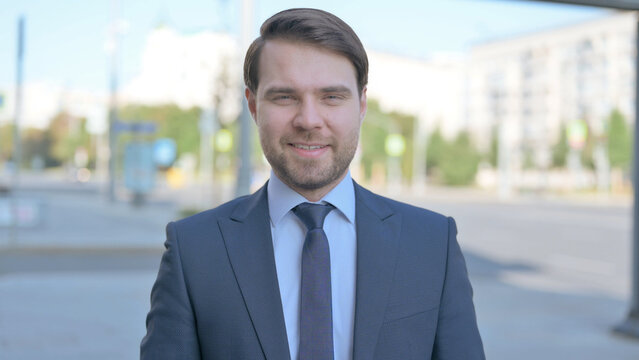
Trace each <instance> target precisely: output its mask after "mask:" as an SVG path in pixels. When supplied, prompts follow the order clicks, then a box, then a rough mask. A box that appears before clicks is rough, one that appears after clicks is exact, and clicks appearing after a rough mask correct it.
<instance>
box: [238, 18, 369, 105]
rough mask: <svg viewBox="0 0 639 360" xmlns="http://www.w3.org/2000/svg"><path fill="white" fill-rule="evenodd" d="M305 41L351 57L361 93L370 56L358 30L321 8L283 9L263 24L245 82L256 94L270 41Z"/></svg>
mask: <svg viewBox="0 0 639 360" xmlns="http://www.w3.org/2000/svg"><path fill="white" fill-rule="evenodd" d="M275 39H281V40H286V41H293V42H301V43H305V44H310V45H313V46H317V47H320V48H324V49H328V50H331V51H334V52H336V53H338V54H340V55H343V56H345V57H346V58H348V59H349V60H350V61H351V63H352V64H353V66H354V67H355V72H356V77H357V87H358V90H359V92H360V94H361V92H362V90H363V89H364V87H365V86H366V84H367V83H368V57H367V56H366V50H364V46H363V45H362V42H361V41H360V40H359V38H358V37H357V35H356V34H355V31H353V29H351V27H350V26H348V24H346V23H345V22H344V21H343V20H342V19H340V18H338V17H337V16H335V15H333V14H331V13H329V12H326V11H323V10H318V9H289V10H284V11H281V12H279V13H277V14H275V15H273V16H271V17H270V18H269V19H268V20H266V21H265V22H264V24H262V27H261V28H260V36H259V37H258V38H257V39H255V40H254V41H253V43H252V44H251V46H249V48H248V50H247V51H246V57H245V58H244V84H246V87H248V88H249V90H251V91H252V92H253V93H255V92H256V91H257V87H258V81H259V73H258V68H259V58H260V53H261V52H262V48H263V47H264V44H265V43H266V41H268V40H275Z"/></svg>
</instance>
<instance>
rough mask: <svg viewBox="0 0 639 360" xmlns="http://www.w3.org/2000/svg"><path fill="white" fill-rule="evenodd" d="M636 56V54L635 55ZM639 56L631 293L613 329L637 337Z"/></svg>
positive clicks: (638, 43) (638, 67)
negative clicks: (625, 310) (627, 307)
mask: <svg viewBox="0 0 639 360" xmlns="http://www.w3.org/2000/svg"><path fill="white" fill-rule="evenodd" d="M635 49H636V50H637V51H639V19H638V21H637V26H636V27H635ZM635 54H637V53H636V52H635ZM635 56H637V55H635ZM638 125H639V58H635V141H634V157H633V159H634V160H633V171H632V172H633V177H632V184H633V188H634V195H633V196H634V205H633V214H632V240H633V241H632V294H631V296H630V310H629V311H628V316H627V317H626V319H625V320H624V321H623V322H622V323H621V324H619V325H617V326H616V327H615V328H614V331H615V332H617V333H619V334H622V335H626V336H631V337H635V338H639V141H637V140H639V126H638Z"/></svg>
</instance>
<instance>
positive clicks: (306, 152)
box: [288, 143, 329, 158]
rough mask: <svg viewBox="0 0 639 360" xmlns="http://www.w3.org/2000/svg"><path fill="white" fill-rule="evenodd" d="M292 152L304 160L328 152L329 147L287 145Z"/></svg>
mask: <svg viewBox="0 0 639 360" xmlns="http://www.w3.org/2000/svg"><path fill="white" fill-rule="evenodd" d="M288 145H289V146H290V147H291V148H292V149H293V151H294V152H295V153H296V154H298V155H299V156H301V157H304V158H318V157H320V156H322V155H323V154H324V153H325V152H326V151H328V148H329V146H328V145H326V144H300V143H289V144H288Z"/></svg>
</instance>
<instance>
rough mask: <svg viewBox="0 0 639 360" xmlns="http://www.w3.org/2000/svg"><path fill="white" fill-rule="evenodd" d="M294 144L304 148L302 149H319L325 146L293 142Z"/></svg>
mask: <svg viewBox="0 0 639 360" xmlns="http://www.w3.org/2000/svg"><path fill="white" fill-rule="evenodd" d="M293 146H295V147H296V148H298V149H302V150H317V149H321V148H323V147H324V146H322V145H312V146H308V145H301V144H293Z"/></svg>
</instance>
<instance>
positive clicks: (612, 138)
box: [607, 109, 632, 170]
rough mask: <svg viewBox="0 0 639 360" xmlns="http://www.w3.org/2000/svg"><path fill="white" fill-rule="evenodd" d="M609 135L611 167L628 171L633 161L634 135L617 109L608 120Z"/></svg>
mask: <svg viewBox="0 0 639 360" xmlns="http://www.w3.org/2000/svg"><path fill="white" fill-rule="evenodd" d="M607 135H608V158H609V160H610V166H611V167H613V168H614V167H616V168H621V169H623V170H628V169H629V168H630V161H631V159H632V135H631V134H630V130H629V129H628V125H627V124H626V120H625V119H624V116H623V114H622V113H621V112H620V111H619V110H617V109H615V110H613V111H612V113H611V114H610V117H609V118H608V134H607Z"/></svg>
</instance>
